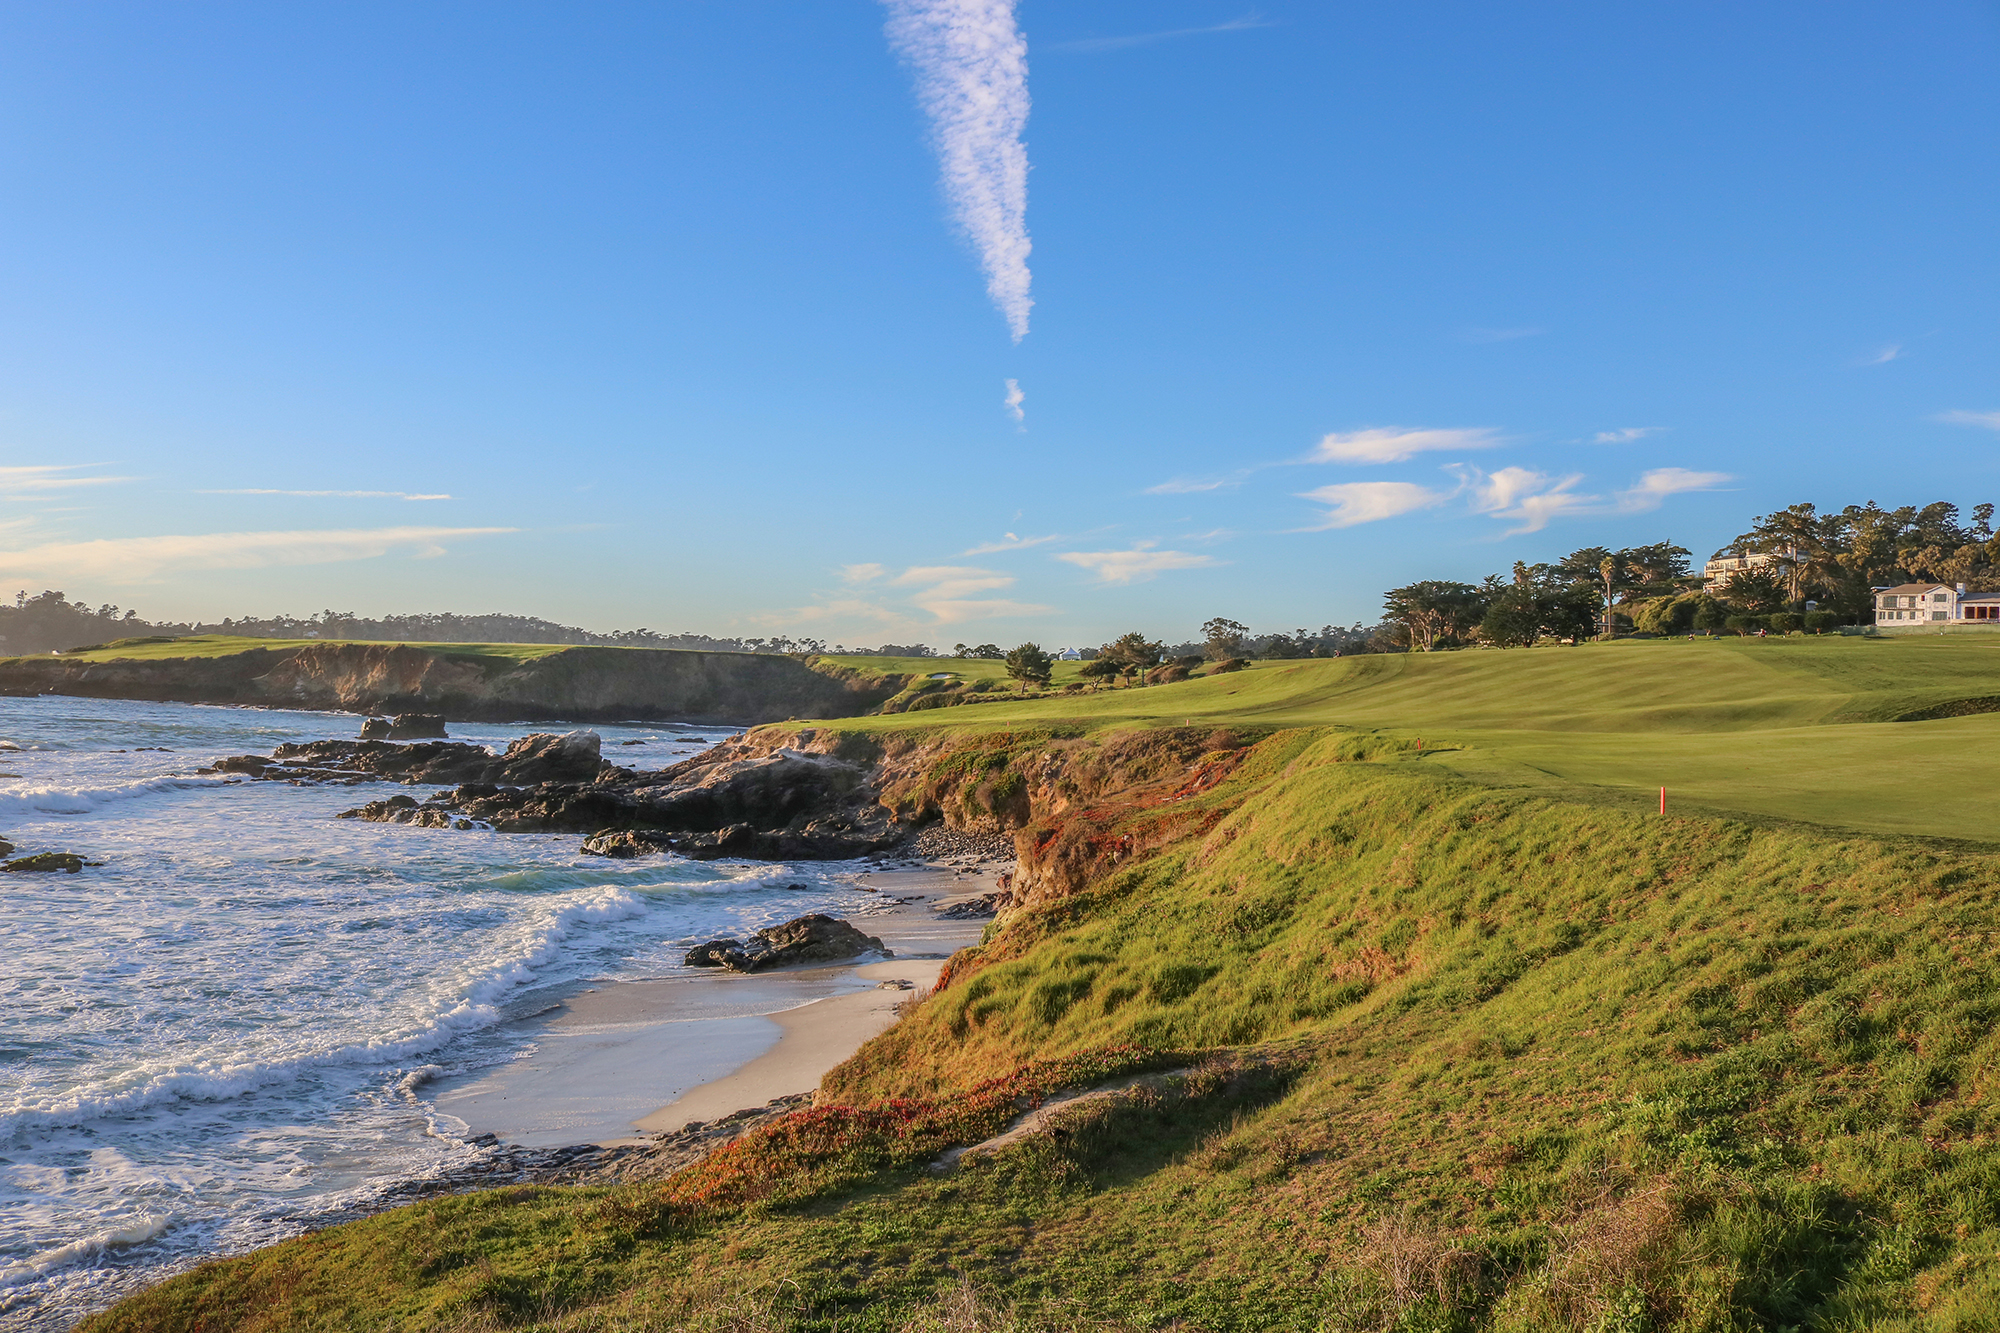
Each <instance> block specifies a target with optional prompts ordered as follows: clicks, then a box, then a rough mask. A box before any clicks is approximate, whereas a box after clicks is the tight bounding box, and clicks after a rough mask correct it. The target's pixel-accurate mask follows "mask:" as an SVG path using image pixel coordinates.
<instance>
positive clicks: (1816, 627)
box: [1805, 611, 1840, 634]
mask: <svg viewBox="0 0 2000 1333" xmlns="http://www.w3.org/2000/svg"><path fill="white" fill-rule="evenodd" d="M1805 627H1806V630H1807V632H1808V633H1812V634H1824V633H1826V632H1827V631H1828V630H1830V629H1838V628H1839V627H1840V617H1839V616H1837V615H1835V614H1834V613H1833V612H1831V611H1808V612H1806V615H1805Z"/></svg>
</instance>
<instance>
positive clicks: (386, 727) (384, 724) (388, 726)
mask: <svg viewBox="0 0 2000 1333" xmlns="http://www.w3.org/2000/svg"><path fill="white" fill-rule="evenodd" d="M395 727H396V724H395V723H393V722H391V721H390V720H389V719H388V718H386V717H371V718H366V719H364V720H363V721H362V723H361V739H362V740H364V741H386V740H388V739H389V733H390V732H391V731H393V730H395Z"/></svg>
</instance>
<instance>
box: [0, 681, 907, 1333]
mask: <svg viewBox="0 0 2000 1333" xmlns="http://www.w3.org/2000/svg"><path fill="white" fill-rule="evenodd" d="M358 728H359V719H358V718H355V717H352V716H344V715H339V714H326V713H307V712H285V711H276V710H264V709H245V708H210V707H201V706H196V705H182V704H154V703H138V702H122V701H103V700H89V699H71V698H60V697H54V696H48V697H42V698H35V699H0V741H4V742H6V743H8V744H11V745H13V746H18V747H19V748H18V749H6V748H0V836H4V837H5V838H6V839H7V840H9V841H11V842H13V843H15V844H16V846H17V850H16V852H15V853H14V854H15V855H16V856H22V855H28V854H31V853H36V852H43V851H68V852H76V853H78V854H80V855H82V856H83V857H85V858H86V859H87V860H89V861H94V862H102V863H103V864H102V865H100V866H93V867H91V868H89V869H86V870H84V871H82V872H81V873H79V874H60V873H59V874H11V875H4V876H0V1006H4V1007H0V1329H6V1330H17V1329H18V1330H28V1329H32V1330H38V1331H39V1330H56V1329H63V1328H67V1327H69V1326H70V1325H71V1324H72V1323H74V1322H75V1321H76V1320H78V1319H80V1318H81V1317H83V1316H84V1315H86V1314H88V1313H90V1312H91V1311H93V1310H96V1309H100V1308H102V1307H103V1306H105V1305H108V1304H110V1303H111V1302H112V1301H114V1300H116V1299H117V1298H118V1297H119V1296H120V1295H122V1294H124V1293H125V1292H128V1291H131V1290H133V1289H136V1288H137V1287H139V1286H142V1285H145V1284H147V1283H150V1282H154V1281H157V1280H159V1279H160V1278H161V1277H164V1276H166V1275H168V1274H170V1273H172V1272H175V1271H177V1270H179V1269H181V1268H185V1267H187V1266H189V1265H191V1264H193V1263H195V1262H198V1261H200V1260H201V1259H204V1258H208V1257H211V1256H214V1255H218V1254H226V1253H236V1252H240V1251H243V1250H247V1249H251V1248H253V1247H256V1246H259V1245H265V1244H269V1243H271V1242H273V1241H277V1240H280V1239H283V1238H284V1237H287V1236H290V1235H295V1234H297V1233H299V1232H301V1231H304V1230H308V1229H311V1228H313V1227H315V1226H317V1225H323V1222H322V1221H320V1220H319V1219H324V1218H325V1217H326V1216H327V1215H329V1214H332V1213H336V1212H340V1211H343V1210H347V1209H352V1208H355V1207H366V1206H368V1204H369V1202H370V1200H371V1199H374V1198H376V1197H378V1196H380V1195H382V1194H383V1192H384V1191H385V1190H386V1189H387V1188H388V1187H389V1186H391V1185H394V1184H396V1183H398V1182H403V1181H409V1180H412V1179H420V1178H423V1177H425V1176H427V1175H431V1174H435V1173H438V1172H441V1171H445V1170H450V1169H457V1168H462V1167H464V1166H466V1165H469V1164H472V1163H474V1162H475V1161H477V1160H478V1159H479V1158H480V1157H481V1156H482V1155H484V1154H486V1153H489V1152H491V1151H492V1149H490V1148H482V1147H477V1146H473V1145H469V1144H468V1143H466V1142H465V1141H464V1138H463V1137H462V1136H463V1135H464V1134H465V1133H466V1130H467V1127H466V1126H465V1125H464V1124H463V1123H462V1122H459V1121H457V1120H454V1119H452V1118H451V1117H450V1116H448V1115H443V1114H441V1113H440V1112H439V1111H438V1110H437V1108H436V1107H435V1106H434V1105H432V1104H431V1103H430V1102H428V1101H427V1100H426V1096H425V1093H426V1089H427V1088H428V1087H430V1086H431V1085H432V1084H433V1083H435V1082H436V1081H437V1080H438V1079H440V1078H447V1077H450V1076H454V1075H460V1074H465V1073H468V1072H470V1071H474V1070H478V1069H482V1068H491V1067H493V1066H495V1065H498V1064H500V1063H502V1062H504V1061H508V1060H514V1059H520V1058H523V1057H524V1056H526V1055H527V1054H529V1053H530V1051H531V1049H532V1043H533V1035H532V1028H531V1027H530V1026H529V1025H526V1024H524V1023H523V1022H522V1021H521V1020H523V1019H525V1018H527V1017H528V1016H531V1015H533V1014H535V1013H537V1012H539V1011H543V1010H546V1009H547V1008H548V1007H549V1006H550V1005H552V1004H553V1003H554V1002H555V1001H556V1000H557V999H559V998H560V997H562V996H564V995H566V994H570V993H573V992H575V991H577V990H580V989H582V988H584V987H586V986H591V985H598V984H601V983H603V982H607V981H620V980H627V979H635V980H636V979H644V978H659V977H671V976H679V975H684V974H685V970H684V969H682V968H681V967H680V956H681V953H682V952H683V951H684V950H685V949H686V948H687V947H688V946H689V945H690V944H692V943H695V942H698V941H700V940H704V939H708V938H712V937H714V936H716V935H741V934H742V933H744V932H746V931H750V930H755V929H757V928H758V927H760V926H764V925H769V924H773V923H775V922H778V921H782V920H785V919H787V918H789V917H793V916H797V915H800V914H801V913H804V912H811V911H827V912H830V913H833V914H836V915H843V914H845V915H852V914H853V913H854V912H856V911H859V910H865V908H866V906H867V905H868V904H869V902H870V901H871V900H870V898H869V896H868V895H866V894H864V893H862V892H861V891H859V890H857V889H855V888H854V887H852V886H851V885H850V884H848V883H847V882H845V880H844V878H843V876H845V875H847V874H851V873H852V872H853V870H854V869H855V867H854V866H852V865H841V864H835V865H810V864H802V865H769V864H765V865H737V864H718V863H709V864H704V863H697V862H689V861H683V860H680V859H679V858H671V857H669V858H651V859H646V860H640V861H611V860H606V859H604V858H601V857H592V856H584V855H582V854H580V853H579V851H578V843H579V842H580V838H579V837H578V836H577V835H575V834H534V833H497V832H493V831H491V830H485V829H479V830H472V831H465V832H460V831H452V830H440V829H417V828H410V827H407V826H403V825H383V824H370V823H365V822H362V821H359V820H336V819H335V818H334V816H335V815H336V814H338V813H339V812H340V811H342V810H345V809H350V808H352V807H354V806H357V805H360V804H362V803H363V802H365V801H368V800H371V799H375V798H377V797H379V796H381V795H385V794H388V793H389V792H391V791H394V790H398V789H397V788H393V787H390V786H387V785H386V784H366V785H361V786H352V787H305V786H292V785H290V784H288V783H282V782H255V781H241V780H236V779H233V778H229V777H217V776H203V775H200V774H197V773H196V772H195V770H196V769H197V768H199V767H201V766H203V765H206V764H208V763H210V762H211V761H212V760H214V759H216V758H219V757H221V756H224V755H232V754H246V753H268V752H269V751H270V749H271V747H273V746H275V745H277V744H279V743H281V742H284V741H296V740H315V739H323V738H327V737H352V736H354V735H355V734H356V732H357V731H358ZM565 729H567V728H565V727H560V726H553V725H550V724H546V723H544V724H538V725H535V726H525V725H523V726H507V725H482V724H453V725H452V726H451V728H450V730H451V734H452V737H453V739H455V740H467V741H473V742H477V743H480V744H485V745H490V746H494V747H496V748H500V747H504V746H505V744H506V743H507V742H508V741H510V740H512V739H514V738H515V737H517V736H523V735H527V734H529V733H530V732H533V731H550V730H565ZM591 729H592V730H595V731H597V732H598V733H599V734H600V735H601V736H602V737H603V739H604V753H605V755H606V757H607V758H610V759H612V760H613V761H614V762H617V763H621V764H625V765H627V766H630V767H636V768H657V767H663V766H665V765H667V764H669V763H672V762H675V761H676V760H679V759H682V758H685V757H687V756H688V755H690V754H694V753H696V752H698V751H699V750H701V749H702V748H705V747H706V746H707V745H708V744H710V743H712V742H713V741H714V740H716V739H719V738H720V737H722V736H724V735H727V734H728V733H727V732H726V731H724V730H721V729H717V728H698V727H683V726H678V725H659V724H650V725H639V724H634V725H621V726H605V725H597V724H593V725H592V728H591ZM628 741H630V742H639V743H638V744H632V745H627V744H625V742H628ZM426 790H427V789H426Z"/></svg>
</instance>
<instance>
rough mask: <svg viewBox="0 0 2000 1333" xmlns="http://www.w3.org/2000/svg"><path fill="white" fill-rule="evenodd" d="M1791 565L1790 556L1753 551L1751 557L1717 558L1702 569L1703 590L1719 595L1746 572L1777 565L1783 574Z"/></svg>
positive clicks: (1723, 556) (1722, 556) (1732, 556)
mask: <svg viewBox="0 0 2000 1333" xmlns="http://www.w3.org/2000/svg"><path fill="white" fill-rule="evenodd" d="M1791 563H1792V562H1791V558H1790V557H1789V556H1784V555H1773V554H1771V553H1770V552H1768V551H1752V552H1751V553H1750V554H1749V555H1721V556H1717V557H1716V558H1715V559H1713V560H1711V561H1709V562H1708V563H1707V564H1705V565H1703V566H1702V567H1701V576H1702V578H1703V580H1705V581H1704V582H1703V584H1702V590H1703V591H1704V592H1707V593H1709V594H1711V595H1714V594H1719V593H1721V591H1722V590H1723V589H1724V588H1727V587H1728V586H1729V580H1731V579H1733V578H1735V577H1736V576H1737V575H1738V574H1741V573H1743V572H1744V571H1745V570H1748V569H1761V568H1763V567H1764V566H1765V565H1777V566H1779V569H1778V572H1779V573H1783V572H1784V571H1785V570H1786V569H1787V568H1789V567H1790V566H1791Z"/></svg>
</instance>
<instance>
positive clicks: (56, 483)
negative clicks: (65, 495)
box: [0, 463, 138, 495]
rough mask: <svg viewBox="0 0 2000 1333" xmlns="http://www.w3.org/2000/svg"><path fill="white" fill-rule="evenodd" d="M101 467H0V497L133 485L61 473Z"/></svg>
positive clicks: (100, 464)
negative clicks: (84, 487)
mask: <svg viewBox="0 0 2000 1333" xmlns="http://www.w3.org/2000/svg"><path fill="white" fill-rule="evenodd" d="M103 466H104V465H103V464H102V463H78V464H66V465H54V464H27V465H16V466H13V467H0V495H28V494H32V493H35V492H38V491H63V490H69V489H71V488H73V487H77V486H109V485H111V484H112V483H113V482H120V481H137V480H138V478H137V477H65V476H63V475H61V474H63V473H65V472H76V471H78V470H80V469H82V468H86V467H103Z"/></svg>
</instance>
